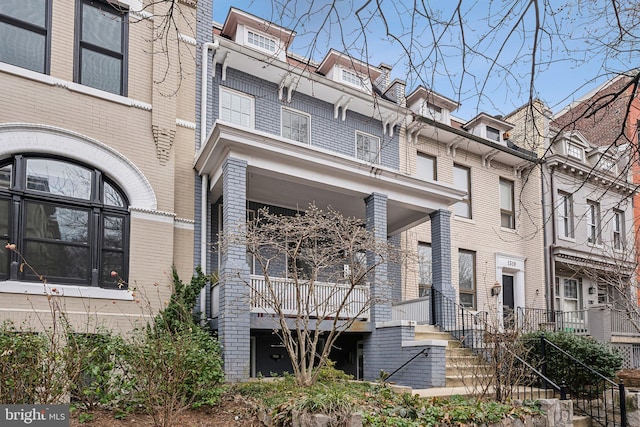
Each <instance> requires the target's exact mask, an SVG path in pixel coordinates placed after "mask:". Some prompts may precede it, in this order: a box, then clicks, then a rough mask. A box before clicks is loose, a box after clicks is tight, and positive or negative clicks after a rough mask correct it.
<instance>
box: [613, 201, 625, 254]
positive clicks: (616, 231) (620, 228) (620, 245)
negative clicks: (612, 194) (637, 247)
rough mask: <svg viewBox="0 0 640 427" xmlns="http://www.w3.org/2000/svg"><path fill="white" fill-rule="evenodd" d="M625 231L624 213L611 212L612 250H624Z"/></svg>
mask: <svg viewBox="0 0 640 427" xmlns="http://www.w3.org/2000/svg"><path fill="white" fill-rule="evenodd" d="M624 240H625V231H624V212H622V211H619V210H614V211H613V248H614V249H617V250H622V249H624V243H625V242H624Z"/></svg>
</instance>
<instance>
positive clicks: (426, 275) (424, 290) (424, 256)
mask: <svg viewBox="0 0 640 427" xmlns="http://www.w3.org/2000/svg"><path fill="white" fill-rule="evenodd" d="M431 254H432V252H431V244H430V243H422V242H420V243H418V297H426V296H429V293H430V291H431V285H432V283H433V274H432V266H433V263H432V259H431V258H432V255H431Z"/></svg>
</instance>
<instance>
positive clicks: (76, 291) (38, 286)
mask: <svg viewBox="0 0 640 427" xmlns="http://www.w3.org/2000/svg"><path fill="white" fill-rule="evenodd" d="M0 293H8V294H23V295H53V296H60V297H75V298H92V299H93V298H95V299H111V300H121V301H133V291H131V290H125V289H104V288H98V287H94V286H77V285H65V284H52V283H51V284H50V283H47V284H43V283H41V282H21V281H16V280H8V281H6V282H0ZM10 310H11V311H13V310H14V309H10ZM84 314H86V313H84Z"/></svg>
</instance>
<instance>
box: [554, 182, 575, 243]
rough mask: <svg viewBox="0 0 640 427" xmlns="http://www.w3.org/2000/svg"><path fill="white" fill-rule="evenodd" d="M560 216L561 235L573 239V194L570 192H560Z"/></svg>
mask: <svg viewBox="0 0 640 427" xmlns="http://www.w3.org/2000/svg"><path fill="white" fill-rule="evenodd" d="M558 197H559V199H560V200H559V203H558V218H559V219H560V233H561V234H560V235H561V236H562V237H567V238H570V239H572V238H573V237H574V235H573V196H572V195H571V194H569V193H562V192H561V193H558Z"/></svg>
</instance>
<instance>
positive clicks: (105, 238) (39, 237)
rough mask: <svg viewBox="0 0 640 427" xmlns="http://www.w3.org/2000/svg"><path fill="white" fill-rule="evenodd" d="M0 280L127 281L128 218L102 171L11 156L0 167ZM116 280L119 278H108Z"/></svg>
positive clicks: (122, 201)
mask: <svg viewBox="0 0 640 427" xmlns="http://www.w3.org/2000/svg"><path fill="white" fill-rule="evenodd" d="M0 176H3V177H10V179H7V180H6V179H0V238H2V239H3V240H4V241H5V242H11V243H15V244H16V246H17V247H18V250H19V251H20V252H21V253H22V254H23V255H24V258H25V259H26V260H27V261H28V262H29V264H30V265H31V266H33V270H35V271H33V270H31V269H29V268H18V265H19V264H20V262H21V260H20V259H19V258H18V257H17V256H16V255H15V254H12V253H10V252H9V251H7V250H5V248H2V249H0V279H4V280H7V279H12V280H26V281H39V280H41V279H40V278H39V275H42V277H44V278H46V280H47V282H49V283H61V284H76V285H86V286H101V287H116V286H117V285H118V276H119V277H120V278H123V279H124V280H126V278H127V268H128V267H127V253H128V229H129V212H128V203H127V200H126V198H125V196H124V194H123V192H122V191H121V190H119V189H118V187H117V186H116V185H115V184H114V183H113V182H111V181H109V180H108V179H107V178H106V177H105V176H104V175H103V174H102V173H101V172H100V171H99V170H97V169H94V168H91V167H87V166H85V165H81V164H78V163H75V162H71V161H67V160H64V159H55V158H48V157H39V156H33V157H32V156H22V155H16V156H14V157H13V158H12V159H11V160H10V161H8V162H6V163H4V164H0ZM112 271H115V272H117V273H118V274H117V276H116V277H112V276H111V272H112Z"/></svg>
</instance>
